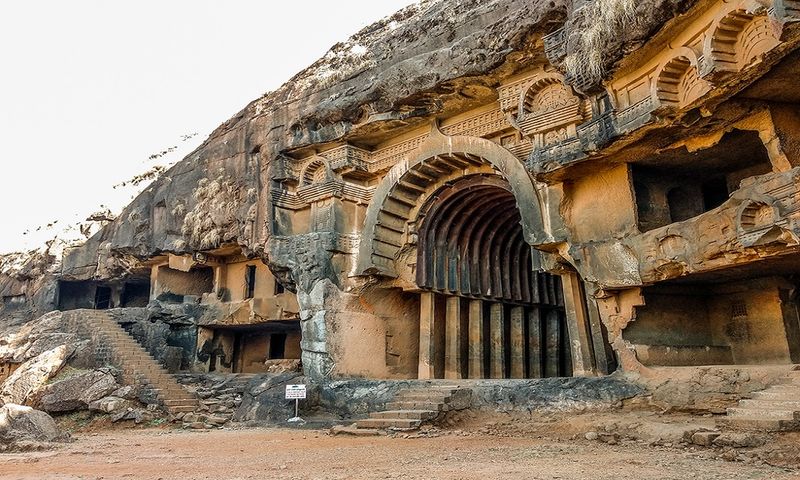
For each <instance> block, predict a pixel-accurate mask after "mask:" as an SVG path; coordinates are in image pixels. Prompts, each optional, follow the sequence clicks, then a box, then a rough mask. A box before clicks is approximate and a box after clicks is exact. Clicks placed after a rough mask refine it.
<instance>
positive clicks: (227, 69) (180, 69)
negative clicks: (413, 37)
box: [0, 0, 414, 253]
mask: <svg viewBox="0 0 800 480" xmlns="http://www.w3.org/2000/svg"><path fill="white" fill-rule="evenodd" d="M411 3H414V2H413V0H372V1H367V0H337V1H335V2H332V1H325V0H295V1H268V0H261V1H254V0H229V1H221V0H219V1H202V0H169V1H167V0H159V1H153V0H141V1H137V2H120V1H107V0H95V1H86V0H71V1H63V0H52V1H37V0H20V1H4V2H0V167H2V169H0V212H2V224H1V225H2V227H0V253H2V252H9V251H14V250H21V249H26V248H34V247H37V246H39V244H41V243H42V242H43V241H44V240H46V239H48V238H49V237H52V235H53V233H54V229H53V228H50V229H48V228H47V227H46V225H47V224H49V223H51V222H52V221H54V220H58V221H59V223H58V224H57V226H56V228H57V227H59V226H61V225H64V224H74V223H75V222H78V221H81V220H83V219H85V218H86V217H87V216H88V215H89V214H90V213H92V212H94V211H96V210H98V209H99V206H100V205H101V204H102V205H106V206H109V207H111V209H112V210H113V211H115V212H116V211H118V210H120V209H121V207H123V206H124V205H125V204H127V203H128V202H129V201H130V200H131V196H132V195H133V194H134V193H135V192H134V191H132V190H131V189H130V188H128V189H121V188H118V189H116V190H115V189H113V188H112V187H113V185H115V184H118V183H120V182H122V181H124V180H126V179H129V178H131V177H132V176H134V175H136V174H138V173H142V172H144V171H146V170H147V169H148V168H149V167H151V166H152V165H154V162H153V161H149V160H148V157H149V156H150V155H151V154H153V153H156V152H159V151H161V150H164V149H165V148H167V147H171V146H174V145H177V146H180V147H181V149H180V151H179V152H178V153H176V154H173V157H171V158H169V159H172V160H174V159H176V157H180V156H182V154H186V153H188V152H189V151H191V149H192V148H194V147H195V146H197V145H198V144H199V143H200V142H201V141H202V140H203V139H204V138H205V137H206V136H207V135H208V134H209V133H211V131H212V130H213V129H214V128H215V127H217V126H218V125H219V124H221V123H222V122H224V121H225V120H227V119H228V118H229V117H230V116H232V115H233V114H234V113H236V112H238V111H239V110H240V109H241V108H242V107H244V106H245V105H246V104H247V103H249V102H250V101H251V100H254V99H255V98H257V97H259V96H260V95H262V94H263V93H265V92H267V91H269V90H272V89H275V88H277V87H278V86H279V85H280V84H282V83H283V82H285V81H286V80H288V79H289V78H290V77H291V76H292V75H293V74H295V73H297V72H298V71H299V70H301V69H302V68H304V67H306V66H308V65H309V64H311V63H312V62H313V61H314V60H316V59H317V58H319V57H321V56H322V55H323V54H324V53H325V52H326V51H327V50H328V48H329V47H331V46H332V45H333V44H334V43H336V42H338V41H342V40H345V39H346V38H347V37H349V36H350V35H351V34H353V33H355V32H356V31H358V30H359V29H361V28H362V27H364V26H366V25H368V24H369V23H372V22H373V21H375V20H378V19H380V18H382V17H384V16H386V15H390V14H391V13H393V12H394V11H396V10H398V9H400V8H402V7H403V6H405V5H408V4H411ZM194 132H197V133H198V134H199V135H198V136H197V137H195V138H193V139H191V140H189V141H182V140H181V136H182V135H186V134H191V133H194ZM40 226H44V228H43V229H42V230H40V231H39V232H36V228H37V227H40ZM28 230H30V233H29V234H27V235H23V233H24V232H26V231H28Z"/></svg>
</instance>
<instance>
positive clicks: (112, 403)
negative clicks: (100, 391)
mask: <svg viewBox="0 0 800 480" xmlns="http://www.w3.org/2000/svg"><path fill="white" fill-rule="evenodd" d="M132 407H133V402H131V401H129V400H125V399H124V398H120V397H115V396H108V397H104V398H101V399H100V400H95V401H94V402H92V403H90V404H89V410H90V411H92V412H103V413H113V412H118V411H120V410H127V409H128V408H132Z"/></svg>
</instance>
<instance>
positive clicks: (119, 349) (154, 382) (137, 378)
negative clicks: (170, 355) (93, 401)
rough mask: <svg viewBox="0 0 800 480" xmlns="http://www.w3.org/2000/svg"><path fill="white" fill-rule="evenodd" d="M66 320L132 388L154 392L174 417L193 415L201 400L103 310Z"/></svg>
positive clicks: (78, 312) (71, 315)
mask: <svg viewBox="0 0 800 480" xmlns="http://www.w3.org/2000/svg"><path fill="white" fill-rule="evenodd" d="M64 316H65V317H66V320H67V321H68V322H70V323H71V324H72V325H74V326H76V327H77V330H78V331H79V332H80V333H83V334H86V335H88V336H90V337H91V338H92V340H94V342H95V344H96V348H97V354H98V357H100V358H105V359H106V360H108V361H109V362H110V363H111V364H113V365H114V366H116V367H118V368H120V369H121V370H122V373H123V379H124V380H125V382H126V383H129V384H131V385H134V384H135V385H140V386H143V387H145V388H148V389H150V390H152V391H153V392H154V393H155V394H156V395H157V398H158V399H159V401H161V402H162V403H163V405H164V406H165V407H166V408H167V410H168V411H169V412H170V413H172V414H173V415H175V414H177V413H180V412H193V411H195V409H197V407H198V405H199V404H198V401H197V398H196V397H195V396H194V395H192V394H191V393H189V392H188V391H186V389H184V388H183V387H182V386H181V385H180V384H179V383H178V382H177V381H176V380H175V378H174V377H173V376H172V375H171V374H170V373H169V372H167V371H166V369H164V367H162V366H161V365H160V364H159V363H158V362H157V361H156V360H155V359H154V358H153V357H152V356H150V354H149V353H148V352H147V351H146V350H145V349H144V348H142V346H141V345H140V344H139V342H137V341H136V340H135V339H134V338H133V337H131V336H130V335H129V334H128V332H126V331H125V329H123V328H122V327H121V326H120V325H119V324H118V323H117V322H116V321H114V320H113V319H112V318H111V317H110V316H109V315H108V313H106V312H104V311H102V310H72V311H68V312H64Z"/></svg>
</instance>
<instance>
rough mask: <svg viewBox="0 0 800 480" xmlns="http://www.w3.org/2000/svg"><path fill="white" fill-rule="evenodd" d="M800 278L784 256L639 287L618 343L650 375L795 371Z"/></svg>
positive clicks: (799, 354)
mask: <svg viewBox="0 0 800 480" xmlns="http://www.w3.org/2000/svg"><path fill="white" fill-rule="evenodd" d="M799 272H800V260H798V259H797V258H796V257H795V256H786V257H783V258H777V259H770V260H765V261H762V262H759V263H754V264H749V265H743V266H739V267H733V268H728V269H724V270H719V271H714V272H708V273H703V274H696V275H693V276H689V277H685V278H682V279H677V280H672V281H669V282H663V283H661V284H657V285H654V286H650V287H646V288H644V289H643V291H642V295H643V297H644V300H645V302H644V304H643V305H641V306H638V307H636V310H635V320H634V321H633V322H631V323H630V324H629V325H628V327H627V328H626V329H625V330H623V332H622V336H623V338H624V339H625V342H626V344H628V345H630V348H631V349H632V350H633V351H634V352H635V354H636V357H637V359H638V360H639V362H641V363H642V364H643V365H646V366H651V367H657V366H703V365H784V364H791V363H798V362H800V298H799V296H798V293H797V292H798V290H799V289H800V275H799Z"/></svg>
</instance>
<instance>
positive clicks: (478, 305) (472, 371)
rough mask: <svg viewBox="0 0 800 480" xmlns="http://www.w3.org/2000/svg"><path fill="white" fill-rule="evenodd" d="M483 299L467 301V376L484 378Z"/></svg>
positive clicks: (484, 333)
mask: <svg viewBox="0 0 800 480" xmlns="http://www.w3.org/2000/svg"><path fill="white" fill-rule="evenodd" d="M485 335H486V332H484V331H483V300H472V301H470V302H469V347H468V349H467V350H468V352H469V353H468V356H469V372H468V373H469V375H468V377H469V378H486V369H485V368H484V363H483V339H484V336H485Z"/></svg>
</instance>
